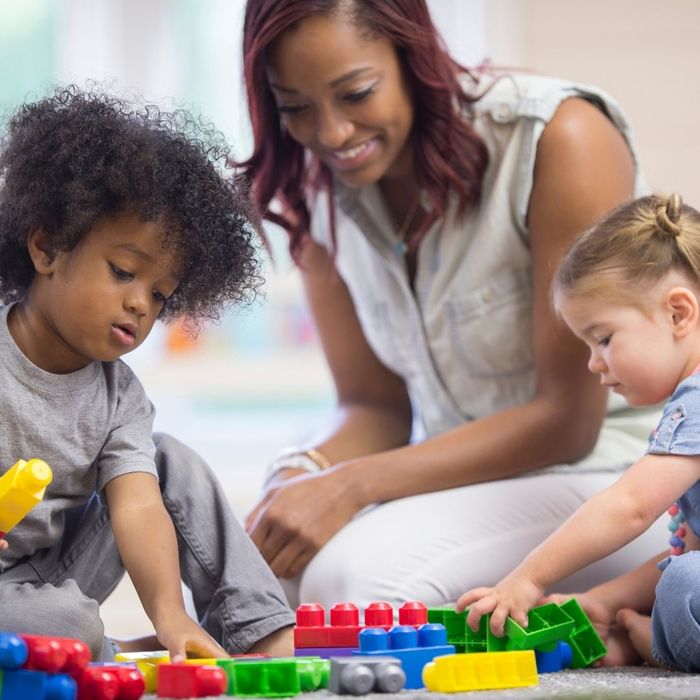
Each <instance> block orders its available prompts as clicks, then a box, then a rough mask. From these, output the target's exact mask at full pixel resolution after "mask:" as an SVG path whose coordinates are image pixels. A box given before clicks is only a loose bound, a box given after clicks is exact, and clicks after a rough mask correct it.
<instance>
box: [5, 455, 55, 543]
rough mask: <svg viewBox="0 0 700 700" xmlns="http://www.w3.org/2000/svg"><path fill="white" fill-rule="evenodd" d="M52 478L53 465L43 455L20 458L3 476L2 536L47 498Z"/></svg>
mask: <svg viewBox="0 0 700 700" xmlns="http://www.w3.org/2000/svg"><path fill="white" fill-rule="evenodd" d="M51 479H53V473H52V472H51V467H50V466H49V465H48V464H46V462H44V461H43V460H41V459H30V460H29V461H28V462H25V461H24V460H23V459H20V460H19V462H17V464H15V465H13V466H12V467H10V469H8V470H7V471H6V472H5V473H4V474H3V475H2V476H1V477H0V536H2V537H4V536H5V535H6V534H7V533H8V532H9V531H10V530H11V529H12V528H13V527H14V526H15V525H17V523H18V522H19V521H20V520H22V518H24V516H25V515H27V513H29V511H30V510H31V509H32V508H34V506H35V505H37V504H38V503H39V502H40V501H41V500H42V499H43V498H44V494H45V493H46V487H47V486H48V485H49V484H50V483H51Z"/></svg>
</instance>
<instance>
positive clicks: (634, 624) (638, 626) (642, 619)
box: [617, 608, 659, 666]
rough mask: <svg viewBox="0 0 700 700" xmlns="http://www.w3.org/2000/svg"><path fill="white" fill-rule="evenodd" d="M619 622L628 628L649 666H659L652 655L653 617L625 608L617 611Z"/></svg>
mask: <svg viewBox="0 0 700 700" xmlns="http://www.w3.org/2000/svg"><path fill="white" fill-rule="evenodd" d="M617 623H618V624H619V625H621V626H622V627H624V628H625V630H627V634H628V635H629V639H630V642H631V643H632V646H633V647H634V648H635V650H636V651H637V653H638V654H639V656H641V657H642V659H643V660H644V661H646V663H647V664H649V666H658V665H659V664H658V662H657V661H656V659H654V657H653V656H652V655H651V617H649V615H640V614H639V613H638V612H637V611H636V610H630V609H629V608H623V609H622V610H619V611H618V613H617Z"/></svg>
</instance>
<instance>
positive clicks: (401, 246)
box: [394, 241, 408, 258]
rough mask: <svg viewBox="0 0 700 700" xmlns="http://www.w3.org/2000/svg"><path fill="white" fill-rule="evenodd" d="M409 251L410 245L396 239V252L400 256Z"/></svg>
mask: <svg viewBox="0 0 700 700" xmlns="http://www.w3.org/2000/svg"><path fill="white" fill-rule="evenodd" d="M407 251H408V246H407V245H406V244H405V243H404V242H403V241H396V243H394V252H395V253H396V255H398V256H399V257H400V258H403V257H404V256H405V255H406V252H407Z"/></svg>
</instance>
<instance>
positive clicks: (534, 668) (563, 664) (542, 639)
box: [423, 598, 607, 692]
mask: <svg viewBox="0 0 700 700" xmlns="http://www.w3.org/2000/svg"><path fill="white" fill-rule="evenodd" d="M467 613H468V611H464V612H462V613H457V612H455V611H454V610H453V609H451V608H432V609H430V610H428V619H429V620H431V621H435V622H438V621H439V622H441V623H442V624H444V625H445V627H446V629H447V638H448V641H449V642H450V643H452V644H454V645H455V647H456V648H457V651H458V652H459V653H458V654H457V655H456V657H455V658H453V659H447V660H445V659H439V660H437V661H436V662H435V663H433V664H428V665H427V666H426V668H425V670H424V675H423V678H424V681H425V684H426V687H428V689H430V690H435V691H440V692H465V691H470V690H486V689H497V688H513V687H520V686H525V685H534V684H536V683H537V673H538V672H539V673H549V672H552V671H561V670H562V669H564V668H585V667H586V666H590V665H591V664H592V663H594V662H595V661H597V660H598V659H601V658H602V657H603V656H605V654H606V652H607V649H606V647H605V644H604V643H603V641H602V640H601V638H600V636H599V635H598V633H597V632H596V631H595V629H594V627H593V625H592V624H591V621H590V620H589V619H588V616H587V615H586V613H585V612H584V611H583V609H582V608H581V606H580V605H579V604H578V602H577V601H576V599H574V598H572V599H571V600H568V601H567V602H566V603H564V604H562V605H556V604H555V603H549V604H547V605H542V606H539V607H537V608H533V609H532V610H530V612H529V614H528V622H529V625H528V627H527V629H525V628H523V627H521V626H520V625H519V624H518V623H517V622H515V620H513V619H512V618H510V617H509V618H508V619H507V620H506V624H505V635H504V636H503V637H496V636H495V635H493V634H492V632H491V628H490V624H489V623H490V615H485V616H484V617H482V618H481V621H480V623H479V629H478V630H477V631H476V632H474V631H472V630H471V629H470V628H469V626H468V625H467V623H466V616H467ZM467 657H469V658H467Z"/></svg>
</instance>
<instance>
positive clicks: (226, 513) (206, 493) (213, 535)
mask: <svg viewBox="0 0 700 700" xmlns="http://www.w3.org/2000/svg"><path fill="white" fill-rule="evenodd" d="M153 439H154V441H155V443H156V448H157V453H156V465H157V467H158V476H159V478H160V486H161V492H162V494H163V502H164V503H165V507H166V508H167V510H168V512H169V513H170V517H171V518H172V520H173V523H174V525H175V530H176V532H177V539H178V547H179V550H180V568H181V574H182V580H183V581H184V582H185V583H186V584H187V585H188V586H189V588H190V590H191V591H192V598H193V600H194V606H195V609H196V611H197V617H198V619H199V622H200V624H201V625H202V627H203V628H204V629H205V630H206V631H207V632H209V634H211V635H212V637H214V639H216V640H217V641H218V642H219V643H220V644H221V645H222V646H223V647H224V648H225V649H226V651H228V652H230V653H242V652H246V651H249V650H250V649H251V648H253V647H254V648H255V649H256V650H262V649H265V650H268V651H269V650H272V651H274V653H277V654H291V653H293V637H292V631H291V626H292V625H294V621H295V619H294V614H293V613H292V611H291V610H290V609H289V606H288V605H287V602H286V600H285V596H284V593H283V592H282V589H281V588H280V585H279V583H278V582H277V579H276V578H275V577H274V575H273V574H272V572H271V571H270V568H269V567H268V566H267V564H266V563H265V561H264V560H263V558H262V557H261V556H260V553H259V552H258V550H257V549H256V548H255V546H254V545H253V543H252V541H251V539H250V537H248V535H247V534H246V533H245V531H244V530H243V528H242V527H241V524H240V523H239V521H238V520H237V519H236V517H235V515H234V514H233V511H232V510H231V506H230V505H229V503H228V500H227V498H226V494H225V493H224V491H223V489H222V488H221V485H220V484H219V482H218V480H217V479H216V477H215V475H214V474H213V473H212V471H211V469H210V468H209V466H208V465H207V464H206V463H205V462H204V461H203V460H202V458H201V457H200V456H199V455H197V454H196V453H195V452H193V451H192V450H191V449H190V448H188V447H187V446H185V445H183V444H182V443H181V442H179V441H177V440H175V439H174V438H172V437H170V436H169V435H154V436H153ZM284 628H286V629H284ZM283 629H284V631H282V630H283Z"/></svg>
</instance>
